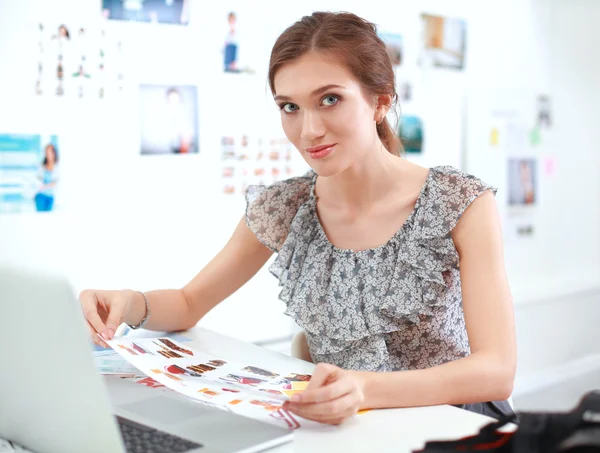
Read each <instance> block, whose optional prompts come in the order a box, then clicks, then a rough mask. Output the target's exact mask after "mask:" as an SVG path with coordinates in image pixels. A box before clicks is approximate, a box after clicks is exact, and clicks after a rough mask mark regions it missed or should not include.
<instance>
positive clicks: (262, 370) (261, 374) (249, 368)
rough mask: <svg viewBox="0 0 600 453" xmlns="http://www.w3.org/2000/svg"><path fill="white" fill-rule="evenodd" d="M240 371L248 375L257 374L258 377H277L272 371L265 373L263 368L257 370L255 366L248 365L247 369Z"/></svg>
mask: <svg viewBox="0 0 600 453" xmlns="http://www.w3.org/2000/svg"><path fill="white" fill-rule="evenodd" d="M242 371H248V372H250V373H253V374H258V375H260V376H265V377H277V376H279V375H278V374H277V373H273V372H272V371H267V370H265V369H263V368H259V367H256V366H250V365H248V366H247V367H244V368H242Z"/></svg>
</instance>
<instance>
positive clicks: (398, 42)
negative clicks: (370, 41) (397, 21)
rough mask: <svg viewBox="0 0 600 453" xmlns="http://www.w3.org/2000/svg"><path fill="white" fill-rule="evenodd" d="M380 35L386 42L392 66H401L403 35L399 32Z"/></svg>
mask: <svg viewBox="0 0 600 453" xmlns="http://www.w3.org/2000/svg"><path fill="white" fill-rule="evenodd" d="M379 37H380V38H381V39H382V40H383V42H384V43H385V50H386V51H387V54H388V56H389V57H390V61H391V62H392V66H394V67H396V66H400V65H401V64H402V56H403V49H402V35H400V34H397V33H379Z"/></svg>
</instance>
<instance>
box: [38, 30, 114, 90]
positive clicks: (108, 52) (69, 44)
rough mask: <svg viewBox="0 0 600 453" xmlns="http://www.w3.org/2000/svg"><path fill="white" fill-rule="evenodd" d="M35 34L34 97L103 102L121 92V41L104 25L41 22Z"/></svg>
mask: <svg viewBox="0 0 600 453" xmlns="http://www.w3.org/2000/svg"><path fill="white" fill-rule="evenodd" d="M95 25H97V24H95ZM36 34H37V46H36V47H37V51H36V53H37V58H36V59H37V74H36V77H35V94H36V95H37V96H56V97H78V98H88V99H89V98H92V99H103V98H105V97H107V96H111V95H113V94H117V95H118V94H120V93H121V92H122V91H123V83H124V73H125V68H124V59H123V55H122V54H123V52H122V41H121V40H120V38H119V37H118V35H117V34H115V33H113V32H110V33H107V30H106V28H105V23H104V22H102V23H100V27H97V26H94V27H87V26H86V25H85V24H73V23H70V22H61V23H42V22H40V23H38V24H37V33H36ZM32 55H33V53H32ZM32 67H35V66H33V65H32Z"/></svg>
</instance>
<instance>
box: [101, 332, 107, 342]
mask: <svg viewBox="0 0 600 453" xmlns="http://www.w3.org/2000/svg"><path fill="white" fill-rule="evenodd" d="M107 335H108V334H107V333H106V332H102V333H101V334H100V336H101V337H102V338H104V339H105V340H108V336H107Z"/></svg>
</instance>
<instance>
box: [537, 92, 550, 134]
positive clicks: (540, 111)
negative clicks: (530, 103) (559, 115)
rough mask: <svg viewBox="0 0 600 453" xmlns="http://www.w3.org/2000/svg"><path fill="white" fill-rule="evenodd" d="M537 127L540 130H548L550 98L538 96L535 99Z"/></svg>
mask: <svg viewBox="0 0 600 453" xmlns="http://www.w3.org/2000/svg"><path fill="white" fill-rule="evenodd" d="M536 123H537V126H538V127H539V128H540V129H550V127H551V126H552V118H551V114H550V97H549V96H545V95H540V96H538V98H537V121H536Z"/></svg>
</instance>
